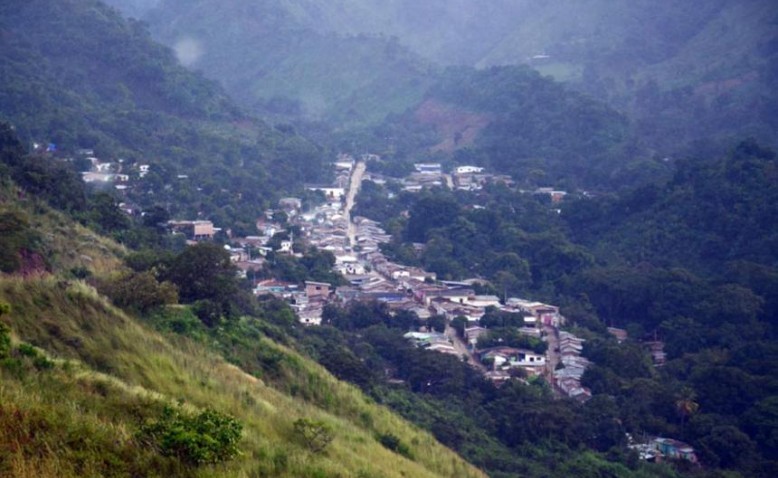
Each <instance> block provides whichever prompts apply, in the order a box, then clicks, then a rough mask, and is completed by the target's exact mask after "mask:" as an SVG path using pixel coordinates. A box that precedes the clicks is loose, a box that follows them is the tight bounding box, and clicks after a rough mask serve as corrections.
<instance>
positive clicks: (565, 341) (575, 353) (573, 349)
mask: <svg viewBox="0 0 778 478" xmlns="http://www.w3.org/2000/svg"><path fill="white" fill-rule="evenodd" d="M556 333H557V336H558V341H557V343H558V347H557V349H558V351H554V352H557V353H558V354H559V363H561V364H562V365H563V367H562V368H558V369H556V370H554V372H553V381H554V384H555V385H556V387H557V389H558V390H560V391H561V392H563V393H564V394H565V395H567V396H568V397H571V398H575V399H577V400H581V401H585V400H588V399H589V398H591V396H592V392H591V391H590V390H589V389H588V388H586V387H583V386H582V385H581V377H583V374H584V371H586V367H588V366H589V360H587V359H586V358H585V357H583V356H582V355H581V351H582V350H583V342H584V339H582V338H579V337H576V336H575V335H573V334H571V333H570V332H565V331H560V330H557V331H556Z"/></svg>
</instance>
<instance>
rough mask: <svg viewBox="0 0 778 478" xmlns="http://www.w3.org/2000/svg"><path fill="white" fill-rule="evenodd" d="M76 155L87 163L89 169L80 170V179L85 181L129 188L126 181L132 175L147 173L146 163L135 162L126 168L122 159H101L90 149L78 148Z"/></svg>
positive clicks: (123, 188)
mask: <svg viewBox="0 0 778 478" xmlns="http://www.w3.org/2000/svg"><path fill="white" fill-rule="evenodd" d="M76 156H77V157H78V158H79V159H84V160H85V161H87V162H88V163H89V169H87V170H86V171H82V172H81V179H82V180H83V181H84V182H85V183H93V184H113V186H114V188H115V189H117V190H119V191H124V190H126V189H128V188H129V185H128V183H129V181H130V178H131V177H132V176H137V177H139V178H142V177H144V176H145V175H146V174H148V172H149V168H150V166H149V165H148V164H136V165H133V166H132V167H131V168H127V167H126V166H125V164H124V160H123V159H119V160H117V161H115V162H113V161H101V160H100V159H98V158H97V156H95V152H94V150H92V149H79V150H78V151H76ZM72 159H73V158H71V160H72Z"/></svg>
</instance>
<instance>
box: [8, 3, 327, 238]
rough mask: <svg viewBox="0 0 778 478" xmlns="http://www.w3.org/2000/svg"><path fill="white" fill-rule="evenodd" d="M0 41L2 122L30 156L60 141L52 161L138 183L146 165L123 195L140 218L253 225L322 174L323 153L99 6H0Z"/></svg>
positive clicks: (133, 23) (138, 28)
mask: <svg viewBox="0 0 778 478" xmlns="http://www.w3.org/2000/svg"><path fill="white" fill-rule="evenodd" d="M0 32H2V42H3V48H1V49H0V58H2V62H0V65H2V66H0V84H2V85H3V88H2V89H0V119H3V120H5V121H8V122H9V123H11V124H12V125H13V126H14V128H15V130H16V132H17V133H18V135H19V136H20V138H22V140H23V141H24V142H25V144H26V145H27V146H28V147H31V145H32V144H33V143H39V144H43V145H46V144H49V143H53V144H55V145H56V148H57V151H56V152H55V153H54V155H55V156H57V155H60V156H61V157H67V156H71V157H72V156H73V155H74V152H75V151H76V150H78V149H84V148H86V149H91V150H93V152H94V154H95V155H97V156H98V157H99V159H100V160H102V161H113V162H118V160H120V159H121V160H123V162H122V163H121V164H122V168H123V169H125V170H126V171H122V172H123V173H129V174H130V175H133V176H134V175H136V174H137V165H139V164H149V165H150V166H151V169H150V173H149V174H148V175H147V176H146V177H145V178H143V180H140V179H138V181H137V183H136V184H134V185H133V187H132V188H130V190H129V191H128V197H127V199H129V202H131V203H133V204H136V205H138V206H139V207H140V208H142V209H147V208H150V207H152V206H153V205H163V206H164V207H166V208H168V209H169V212H170V213H171V214H172V215H175V216H184V217H186V216H189V217H196V215H197V214H201V215H204V216H206V217H209V218H212V219H213V220H214V221H215V222H217V223H220V225H223V226H225V227H230V226H231V225H233V226H234V225H235V224H238V223H242V224H253V221H254V219H255V218H256V214H257V210H261V209H263V208H264V207H265V206H266V205H267V204H268V203H269V202H270V201H272V200H274V199H276V198H277V197H278V196H279V195H281V194H283V193H284V192H285V191H286V192H290V191H295V190H297V189H300V188H302V184H303V183H304V182H306V181H314V180H317V179H319V178H320V177H322V176H325V175H326V172H324V168H323V160H324V157H325V154H324V153H323V152H322V151H321V149H320V148H319V147H318V146H316V145H314V144H312V143H310V142H309V141H307V140H306V139H304V138H302V137H300V136H298V135H296V134H295V133H294V132H291V131H289V130H287V131H286V132H281V131H279V130H275V129H273V128H271V127H270V126H268V125H266V124H264V123H263V122H261V121H259V120H256V119H253V118H251V117H249V116H247V115H246V114H244V113H243V112H241V110H240V109H239V108H238V107H237V106H236V105H235V103H233V102H232V100H230V99H229V98H228V97H227V96H226V94H225V93H224V92H223V91H222V90H221V87H220V86H218V85H217V84H216V83H214V82H210V81H208V80H206V79H204V78H202V77H200V76H199V75H196V74H193V73H192V72H190V71H188V70H186V69H185V68H183V67H182V66H180V65H179V64H178V62H177V60H176V59H175V56H174V54H173V52H171V51H170V50H168V49H167V48H165V47H163V46H161V45H159V44H156V43H154V42H153V41H152V40H151V38H150V37H149V35H148V33H147V32H146V31H145V29H144V27H143V26H142V25H141V24H140V23H138V22H136V21H132V20H129V21H127V20H124V19H122V18H121V16H120V15H119V14H118V13H117V12H116V11H115V10H113V9H111V8H109V7H107V6H105V5H104V4H102V3H101V2H98V1H95V0H66V1H61V2H60V1H51V0H34V1H10V2H3V4H2V5H1V6H0ZM179 176H181V177H186V178H187V180H186V181H181V180H177V178H178V177H179ZM227 190H229V191H228V192H226V191H227Z"/></svg>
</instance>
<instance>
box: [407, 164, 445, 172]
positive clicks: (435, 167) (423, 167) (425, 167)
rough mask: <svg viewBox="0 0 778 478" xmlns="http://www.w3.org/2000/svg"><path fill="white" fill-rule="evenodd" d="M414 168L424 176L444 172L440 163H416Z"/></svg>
mask: <svg viewBox="0 0 778 478" xmlns="http://www.w3.org/2000/svg"><path fill="white" fill-rule="evenodd" d="M413 167H414V168H415V169H416V171H417V172H419V173H422V174H440V173H441V172H442V171H443V168H442V167H441V166H440V163H416V164H414V165H413Z"/></svg>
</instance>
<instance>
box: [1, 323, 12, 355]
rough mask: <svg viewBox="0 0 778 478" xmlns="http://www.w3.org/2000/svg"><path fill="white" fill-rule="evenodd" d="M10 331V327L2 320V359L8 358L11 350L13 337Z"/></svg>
mask: <svg viewBox="0 0 778 478" xmlns="http://www.w3.org/2000/svg"><path fill="white" fill-rule="evenodd" d="M8 332H9V330H8V327H6V325H5V324H3V323H2V322H0V359H4V358H7V357H8V355H9V353H10V352H11V337H9V336H8Z"/></svg>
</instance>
